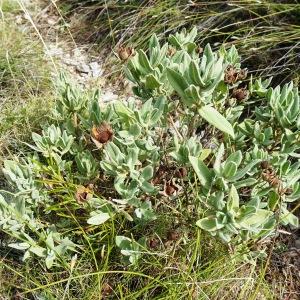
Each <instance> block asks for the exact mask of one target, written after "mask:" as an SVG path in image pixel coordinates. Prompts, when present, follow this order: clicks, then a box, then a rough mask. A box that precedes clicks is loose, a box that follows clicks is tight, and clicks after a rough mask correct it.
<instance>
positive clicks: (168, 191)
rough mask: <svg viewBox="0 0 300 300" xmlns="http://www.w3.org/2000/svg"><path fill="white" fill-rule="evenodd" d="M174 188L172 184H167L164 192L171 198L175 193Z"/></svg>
mask: <svg viewBox="0 0 300 300" xmlns="http://www.w3.org/2000/svg"><path fill="white" fill-rule="evenodd" d="M176 190H177V189H176V187H175V186H174V185H173V184H172V183H167V184H166V187H165V192H166V194H167V195H168V196H172V195H173V194H175V192H176Z"/></svg>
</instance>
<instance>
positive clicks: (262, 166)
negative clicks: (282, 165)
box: [260, 160, 270, 170]
mask: <svg viewBox="0 0 300 300" xmlns="http://www.w3.org/2000/svg"><path fill="white" fill-rule="evenodd" d="M260 166H261V168H262V169H265V170H266V169H269V168H270V164H269V162H268V161H266V160H264V161H262V162H261V163H260Z"/></svg>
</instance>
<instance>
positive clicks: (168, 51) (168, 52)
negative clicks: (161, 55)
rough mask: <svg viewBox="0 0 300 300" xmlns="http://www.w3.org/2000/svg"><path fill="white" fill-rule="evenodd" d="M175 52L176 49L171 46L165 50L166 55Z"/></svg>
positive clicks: (171, 54)
mask: <svg viewBox="0 0 300 300" xmlns="http://www.w3.org/2000/svg"><path fill="white" fill-rule="evenodd" d="M175 53H176V49H175V48H173V47H170V48H168V50H167V55H168V56H171V57H172V56H173V55H174V54H175Z"/></svg>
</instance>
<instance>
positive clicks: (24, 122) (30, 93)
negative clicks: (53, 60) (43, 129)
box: [0, 1, 53, 154]
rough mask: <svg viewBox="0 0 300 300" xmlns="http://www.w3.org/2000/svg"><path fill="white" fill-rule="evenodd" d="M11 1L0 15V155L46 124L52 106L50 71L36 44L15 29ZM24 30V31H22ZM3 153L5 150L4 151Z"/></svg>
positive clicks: (4, 3) (0, 6)
mask: <svg viewBox="0 0 300 300" xmlns="http://www.w3.org/2000/svg"><path fill="white" fill-rule="evenodd" d="M18 10H19V6H17V2H14V1H2V2H1V3H0V11H1V12H2V18H1V21H0V22H1V23H0V41H1V42H0V44H1V47H0V80H1V85H0V108H1V109H0V110H1V112H0V153H2V154H3V151H7V150H8V149H7V147H8V146H9V145H10V146H12V147H17V145H18V140H20V139H23V138H26V137H28V136H29V135H30V133H31V131H32V129H33V128H37V126H40V124H41V121H42V120H45V115H47V113H48V111H49V108H50V106H51V103H52V99H53V96H52V92H53V91H52V83H51V77H50V71H51V69H50V67H49V66H48V63H47V61H46V60H45V58H44V54H43V48H42V47H41V45H40V42H39V40H37V39H35V38H33V35H32V33H31V31H30V30H28V29H26V28H23V29H22V26H24V25H21V24H20V25H19V26H17V25H16V24H15V23H14V22H15V20H16V12H18ZM24 29H25V30H24ZM5 149H6V150H5Z"/></svg>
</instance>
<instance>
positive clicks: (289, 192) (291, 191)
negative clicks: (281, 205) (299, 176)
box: [284, 188, 293, 196]
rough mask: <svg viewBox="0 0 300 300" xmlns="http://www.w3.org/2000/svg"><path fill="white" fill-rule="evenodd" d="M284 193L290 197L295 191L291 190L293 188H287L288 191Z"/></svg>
mask: <svg viewBox="0 0 300 300" xmlns="http://www.w3.org/2000/svg"><path fill="white" fill-rule="evenodd" d="M284 193H285V194H286V195H287V196H289V195H291V194H292V193H293V189H291V188H286V189H285V190H284Z"/></svg>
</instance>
